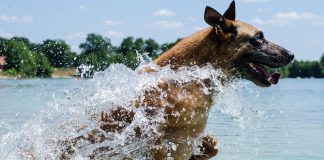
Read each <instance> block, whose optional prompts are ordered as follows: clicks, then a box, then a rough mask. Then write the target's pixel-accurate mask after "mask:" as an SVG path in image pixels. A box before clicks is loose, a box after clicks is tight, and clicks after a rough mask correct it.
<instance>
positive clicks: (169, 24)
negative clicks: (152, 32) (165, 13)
mask: <svg viewBox="0 0 324 160" xmlns="http://www.w3.org/2000/svg"><path fill="white" fill-rule="evenodd" d="M154 25H155V26H156V27H160V28H169V29H177V28H182V27H183V24H182V23H181V22H177V21H165V20H162V21H156V22H155V23H154Z"/></svg>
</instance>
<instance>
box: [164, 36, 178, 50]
mask: <svg viewBox="0 0 324 160" xmlns="http://www.w3.org/2000/svg"><path fill="white" fill-rule="evenodd" d="M181 40H182V39H181V38H178V39H177V40H176V41H175V42H172V43H164V44H162V45H161V47H160V48H161V50H162V52H166V51H167V50H169V49H171V48H172V47H173V46H175V45H176V44H177V43H178V42H180V41H181Z"/></svg>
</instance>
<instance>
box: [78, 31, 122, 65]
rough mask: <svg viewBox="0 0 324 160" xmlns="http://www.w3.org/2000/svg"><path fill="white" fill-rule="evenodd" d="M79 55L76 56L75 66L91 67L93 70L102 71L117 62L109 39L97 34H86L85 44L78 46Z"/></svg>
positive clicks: (114, 48)
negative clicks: (84, 65)
mask: <svg viewBox="0 0 324 160" xmlns="http://www.w3.org/2000/svg"><path fill="white" fill-rule="evenodd" d="M79 47H80V49H81V54H80V55H79V56H78V59H77V61H78V62H77V64H78V65H81V64H86V65H93V66H94V69H95V70H104V69H106V68H107V67H109V65H110V64H111V63H114V60H116V61H118V60H119V59H118V58H112V57H115V54H116V53H115V50H116V47H114V46H113V45H112V44H111V42H110V39H108V38H105V37H102V36H101V35H99V34H94V33H91V34H88V35H87V38H86V42H84V43H81V44H80V46H79Z"/></svg>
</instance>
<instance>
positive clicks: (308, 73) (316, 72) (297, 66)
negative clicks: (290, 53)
mask: <svg viewBox="0 0 324 160" xmlns="http://www.w3.org/2000/svg"><path fill="white" fill-rule="evenodd" d="M288 70H289V75H288V77H291V78H296V77H301V78H310V77H315V78H323V77H324V74H323V72H322V70H323V66H321V64H320V62H317V61H300V62H299V61H294V62H293V63H292V64H291V66H289V67H288Z"/></svg>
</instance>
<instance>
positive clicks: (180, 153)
mask: <svg viewBox="0 0 324 160" xmlns="http://www.w3.org/2000/svg"><path fill="white" fill-rule="evenodd" d="M234 7H235V6H234ZM210 10H211V9H209V10H208V8H206V13H205V20H206V22H207V23H209V24H210V25H212V26H211V27H208V28H206V29H204V30H202V31H199V32H197V33H195V34H193V35H191V36H189V37H187V38H184V39H183V40H182V41H180V42H179V43H178V44H177V45H175V46H174V47H173V48H171V49H170V50H169V51H167V52H165V53H164V54H162V55H161V56H160V57H158V58H157V59H156V60H155V61H154V62H155V63H156V64H157V65H159V66H167V65H170V66H171V68H172V69H174V70H177V69H178V68H179V67H182V66H195V65H197V66H204V65H207V64H211V65H212V66H214V67H215V68H219V69H222V70H223V71H224V73H225V74H227V75H233V74H235V73H236V71H235V66H234V64H235V63H236V61H238V59H240V58H242V57H244V54H246V53H247V51H248V50H251V47H249V46H248V45H249V44H248V43H249V42H250V41H249V39H251V38H252V37H254V36H255V35H257V34H259V33H260V31H259V30H258V29H256V28H255V27H253V26H251V25H249V24H246V23H244V22H241V21H238V20H234V19H233V13H232V14H231V13H230V12H234V18H235V11H233V2H232V4H231V6H230V8H229V9H228V11H227V12H226V16H225V17H224V19H222V20H220V21H218V20H217V21H216V22H215V23H217V24H213V23H214V21H213V20H212V19H211V18H210V17H212V18H215V15H216V18H223V17H222V16H219V15H218V12H216V11H211V15H209V12H210ZM226 17H229V19H231V20H228V19H226ZM233 28H235V32H234V31H233ZM286 61H288V60H286ZM144 72H148V74H149V73H150V72H155V71H154V70H153V69H151V68H146V69H145V71H144ZM240 73H241V74H244V72H240ZM256 84H258V83H257V82H256ZM204 85H209V81H208V80H205V84H204ZM202 87H203V85H202V84H201V83H197V82H191V83H187V84H181V85H179V84H177V83H176V82H172V81H163V82H160V84H159V86H158V89H153V90H149V91H147V92H146V93H145V96H144V98H143V99H144V100H143V101H138V102H135V107H146V106H155V107H157V108H162V109H163V110H164V111H165V114H166V116H165V117H166V123H165V124H161V128H160V129H161V132H163V133H164V134H163V136H162V137H160V138H158V139H157V140H156V143H155V144H156V145H157V146H158V145H161V144H163V143H164V142H166V141H167V142H173V143H174V144H175V145H176V146H177V147H176V150H175V151H172V152H171V154H170V155H168V156H170V157H172V158H174V159H175V160H185V159H192V160H193V159H209V158H212V157H213V156H215V155H216V154H217V153H218V150H217V149H215V148H214V147H215V145H216V144H217V140H216V139H215V138H214V137H212V136H206V137H204V138H203V140H202V146H200V147H201V153H200V154H197V155H192V148H193V147H194V146H192V144H190V143H187V141H186V140H187V139H189V138H197V137H198V136H199V135H200V134H201V133H202V132H204V130H205V127H206V123H207V118H208V113H209V110H210V108H211V106H212V104H213V99H212V95H210V94H206V93H205V92H203V90H202ZM161 94H164V96H163V97H164V98H162V99H161V98H157V97H161ZM184 95H185V96H184ZM175 112H179V113H180V114H179V115H176V114H173V113H175ZM193 113H194V114H193ZM193 115H194V116H193ZM133 118H134V113H132V112H131V111H126V110H123V109H119V110H116V111H113V112H112V113H110V114H107V113H103V114H102V116H101V119H100V121H101V122H103V123H102V124H101V126H100V128H101V129H102V130H104V131H106V132H111V131H114V132H118V131H119V130H122V129H123V128H124V127H125V126H127V124H129V123H131V121H132V119H133ZM113 121H123V122H126V123H125V125H124V126H116V125H112V124H110V122H113ZM135 131H136V133H137V134H138V136H140V134H141V131H140V128H135ZM80 139H83V140H87V141H89V142H90V143H96V142H99V143H100V142H102V141H104V140H105V139H106V138H105V137H104V135H102V134H100V133H99V132H98V131H97V130H94V131H92V132H90V133H89V135H87V136H84V137H78V138H76V139H74V140H73V142H75V141H78V140H80ZM71 148H72V147H68V148H67V149H66V151H64V153H63V154H62V157H61V159H66V158H69V155H71V154H72V153H73V150H72V149H71ZM105 150H109V149H108V148H100V149H98V150H97V151H102V152H104V151H105ZM97 151H94V152H97ZM151 153H152V155H153V157H154V159H157V160H158V159H166V158H167V151H166V150H165V148H163V147H160V148H159V147H152V150H151ZM92 158H95V157H94V156H93V157H92Z"/></svg>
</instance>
